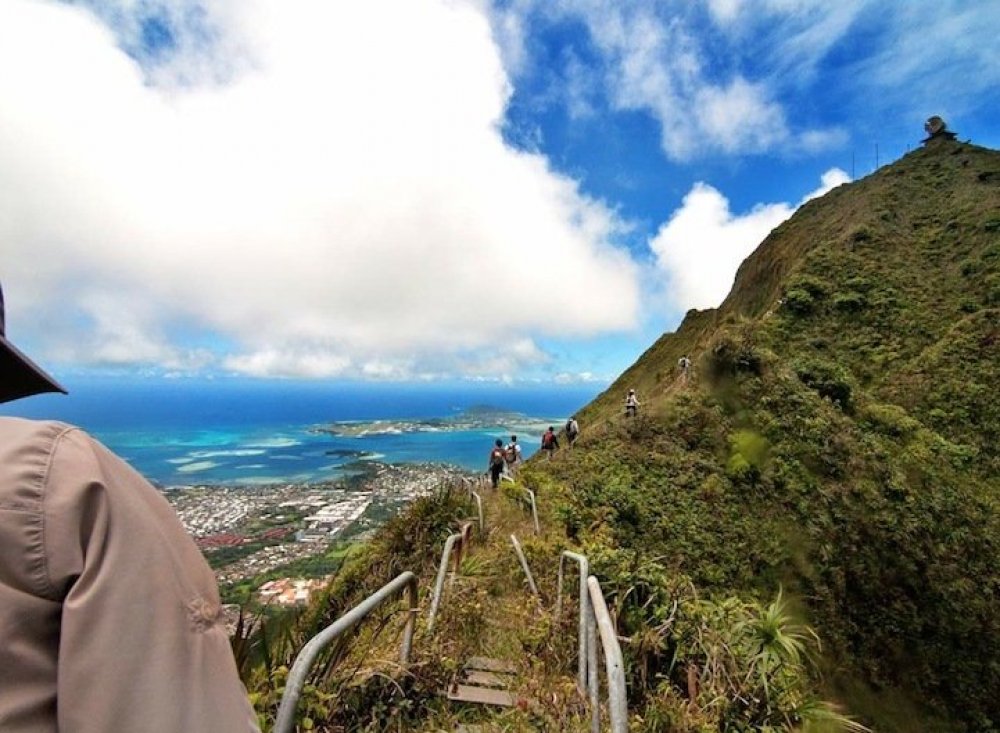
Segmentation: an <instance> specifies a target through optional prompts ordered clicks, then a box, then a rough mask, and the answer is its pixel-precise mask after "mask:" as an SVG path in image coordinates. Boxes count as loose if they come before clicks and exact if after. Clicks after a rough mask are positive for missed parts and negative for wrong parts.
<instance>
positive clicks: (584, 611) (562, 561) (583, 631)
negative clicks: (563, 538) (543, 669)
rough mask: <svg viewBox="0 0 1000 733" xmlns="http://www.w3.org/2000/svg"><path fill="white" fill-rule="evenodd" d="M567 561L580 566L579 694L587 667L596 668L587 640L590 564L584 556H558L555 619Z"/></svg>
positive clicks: (594, 653) (559, 612) (593, 651)
mask: <svg viewBox="0 0 1000 733" xmlns="http://www.w3.org/2000/svg"><path fill="white" fill-rule="evenodd" d="M567 560H573V561H575V562H576V563H577V564H578V565H579V566H580V591H579V596H580V614H579V615H580V621H579V625H578V629H577V685H578V687H579V689H580V692H581V694H585V693H586V691H587V667H588V665H589V666H591V667H596V666H597V649H596V647H595V644H594V642H593V641H591V640H588V638H587V637H588V633H587V632H588V630H589V629H590V628H591V627H590V625H589V624H588V623H587V621H588V619H589V618H590V616H591V610H590V596H589V595H588V593H587V578H588V577H589V576H590V562H589V561H588V560H587V558H586V557H585V556H584V555H580V554H578V553H576V552H570V551H569V550H564V551H563V553H562V554H561V555H560V556H559V578H558V580H557V581H556V618H561V616H562V592H563V578H564V575H565V565H566V561H567Z"/></svg>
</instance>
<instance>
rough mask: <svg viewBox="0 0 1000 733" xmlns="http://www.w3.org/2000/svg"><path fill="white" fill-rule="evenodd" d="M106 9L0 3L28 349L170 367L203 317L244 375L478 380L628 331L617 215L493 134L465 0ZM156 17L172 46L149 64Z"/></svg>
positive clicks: (497, 67) (6, 200)
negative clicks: (559, 340)
mask: <svg viewBox="0 0 1000 733" xmlns="http://www.w3.org/2000/svg"><path fill="white" fill-rule="evenodd" d="M100 7H101V8H102V12H104V19H105V21H107V22H110V21H113V23H114V28H113V29H109V27H108V26H107V25H105V22H102V20H100V19H98V18H97V17H95V16H94V15H92V14H90V13H89V12H88V11H87V10H85V9H83V8H81V7H80V6H77V5H61V4H55V3H51V2H47V1H40V0H33V1H29V0H4V2H3V3H0V190H2V191H3V192H4V195H3V196H0V242H3V244H2V250H0V264H2V267H3V277H4V282H5V285H7V286H8V290H9V292H10V296H9V298H8V300H9V301H10V303H9V306H10V310H11V311H12V318H11V321H12V322H20V323H27V322H31V321H34V322H36V323H46V324H56V325H55V326H54V327H53V328H51V329H49V328H46V329H43V330H42V332H35V333H33V334H32V337H33V341H34V345H35V346H37V348H38V349H39V356H40V357H42V356H44V355H45V354H48V355H60V354H61V355H64V356H65V355H67V354H69V355H71V356H72V357H74V358H75V359H81V360H82V359H86V358H87V356H86V355H87V353H88V352H87V350H86V349H79V348H73V347H71V346H70V345H69V344H70V342H71V341H72V342H75V343H77V344H80V343H85V344H100V346H99V347H98V348H96V349H95V350H94V352H93V354H94V355H93V358H91V359H90V361H92V362H104V361H111V362H114V363H118V364H121V363H127V362H129V361H132V362H137V363H140V362H145V363H148V362H157V363H159V362H169V363H171V364H173V365H175V366H176V367H178V368H180V367H182V366H183V365H184V364H188V363H193V362H200V361H203V359H204V352H201V351H199V352H198V356H197V358H194V357H190V355H189V353H188V352H190V349H189V348H188V347H187V346H186V345H185V344H184V338H183V334H184V333H187V332H188V331H197V332H198V333H199V334H201V335H202V337H204V334H206V333H207V334H214V337H215V343H216V344H223V345H224V346H223V347H218V348H225V349H226V351H225V353H224V354H223V355H222V357H221V363H222V365H223V366H225V367H226V368H229V369H233V370H236V371H240V372H245V373H248V374H255V375H268V374H278V375H289V376H317V377H319V376H333V375H342V374H355V373H357V374H362V375H368V376H371V377H374V378H386V377H387V376H389V375H418V374H422V373H430V372H435V371H436V370H439V369H445V370H447V369H448V368H449V364H450V367H451V368H452V369H455V368H458V369H461V368H464V367H463V365H467V366H468V368H469V369H470V370H472V371H473V372H475V373H481V370H482V369H488V368H489V365H490V364H494V365H496V366H497V368H501V367H504V366H505V365H506V366H511V365H513V366H517V365H518V364H523V363H526V362H527V361H531V360H535V362H537V361H538V360H539V359H541V358H542V357H541V356H540V355H539V354H538V353H535V352H533V351H532V349H531V348H530V347H528V346H525V344H533V341H532V339H533V338H535V337H538V336H546V337H547V336H563V337H572V336H588V335H593V334H597V333H602V332H608V331H615V330H619V329H623V328H628V327H630V326H631V325H632V324H633V322H634V320H635V318H636V312H637V309H638V277H637V268H636V267H635V265H634V263H633V262H632V261H631V260H630V258H629V257H628V256H627V255H626V254H625V253H624V252H623V251H621V250H618V249H616V248H615V247H613V246H611V245H610V244H609V241H610V239H612V237H613V235H614V234H615V233H616V232H617V231H618V230H619V229H620V227H621V223H620V222H619V221H618V220H617V218H616V215H615V214H614V212H613V211H611V210H610V209H609V208H608V207H606V206H605V205H604V204H603V203H601V202H599V201H595V200H593V199H590V198H587V197H586V196H584V195H583V194H582V193H581V192H580V190H579V188H578V186H577V184H576V182H575V181H574V180H572V179H570V178H567V177H565V176H562V175H559V174H557V173H555V172H554V171H553V170H552V169H551V168H550V166H549V164H548V161H547V160H546V159H545V158H544V157H542V156H541V155H538V154H532V153H527V152H523V151H516V150H513V149H511V148H509V147H507V146H506V145H505V144H504V142H503V140H502V137H501V134H500V132H499V128H500V125H501V122H502V118H503V114H504V110H505V106H506V104H507V100H508V97H509V95H510V83H509V81H508V78H507V76H506V73H505V71H504V68H503V67H502V64H501V61H500V54H499V51H498V48H497V45H496V44H495V42H494V40H493V36H492V35H491V28H490V25H489V22H488V20H487V17H486V15H485V10H484V9H482V8H481V7H480V5H479V3H478V2H475V0H469V1H468V2H461V1H456V0H419V1H418V0H405V1H402V0H400V1H390V0H369V1H368V2H365V3H329V2H322V1H321V0H314V1H312V2H301V3H295V4H289V3H282V2H278V0H252V1H251V0H245V1H241V2H219V3H213V4H212V5H210V6H209V5H206V6H204V7H200V10H201V13H202V14H201V15H200V16H198V15H197V14H194V16H192V14H191V13H190V12H188V11H190V9H191V8H192V7H199V6H196V4H195V3H194V2H189V1H188V2H185V0H176V1H175V2H169V1H166V0H165V1H164V2H160V3H157V4H155V5H154V4H153V3H152V2H136V3H133V2H126V1H124V0H123V1H122V2H120V3H119V4H118V5H108V4H101V5H100ZM109 8H110V9H109ZM151 8H153V9H156V12H158V13H160V15H159V16H158V17H162V18H165V19H166V21H164V22H169V23H174V24H175V26H174V29H173V30H174V33H175V34H176V38H175V39H174V48H173V49H171V48H169V47H164V48H162V49H160V51H159V52H158V53H159V55H158V56H157V57H156V58H155V59H142V63H141V64H140V63H138V62H136V61H135V60H134V59H133V58H132V57H130V56H129V55H127V54H126V53H124V52H123V51H122V50H121V48H126V49H134V48H135V47H136V44H137V43H138V41H137V38H138V36H140V35H141V23H140V20H139V19H137V18H139V16H141V15H142V14H143V13H149V12H152V11H151V10H150V9H151ZM190 17H198V18H199V20H198V23H197V27H195V28H189V27H187V26H185V25H184V23H182V22H181V21H179V20H178V18H190ZM389 19H391V21H390V20H389ZM146 50H147V51H148V50H149V49H146ZM133 52H135V51H133ZM154 55H155V54H154ZM15 292H16V293H17V297H16V298H15V297H14V293H15ZM580 293H586V297H585V298H582V297H580ZM108 294H113V296H114V298H113V300H114V305H113V307H112V306H109V305H105V306H102V307H101V308H95V307H88V306H87V304H88V303H93V302H96V301H97V300H100V298H107V297H109V296H108ZM95 299H96V300H95ZM112 312H113V313H115V314H117V315H116V316H115V317H111V315H109V313H112ZM29 314H30V316H29ZM126 316H127V317H126ZM29 319H30V320H29ZM61 323H71V324H72V328H71V329H70V328H68V327H61V326H59V324H61ZM178 334H182V335H181V336H179V335H178ZM22 342H23V340H22ZM498 343H503V344H513V346H512V347H510V348H505V349H500V350H498V349H497V348H495V347H496V344H498ZM218 348H217V350H218ZM477 355H479V356H480V357H481V358H477ZM456 364H457V365H458V367H456V366H455V365H456ZM428 365H432V366H428ZM484 365H485V366H484Z"/></svg>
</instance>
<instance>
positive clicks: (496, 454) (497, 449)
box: [487, 438, 507, 489]
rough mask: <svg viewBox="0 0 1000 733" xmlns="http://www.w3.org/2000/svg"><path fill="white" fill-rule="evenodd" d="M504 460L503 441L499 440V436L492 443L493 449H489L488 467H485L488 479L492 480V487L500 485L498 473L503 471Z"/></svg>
mask: <svg viewBox="0 0 1000 733" xmlns="http://www.w3.org/2000/svg"><path fill="white" fill-rule="evenodd" d="M506 462H507V461H506V458H505V456H504V450H503V441H502V440H500V438H497V440H496V443H495V444H494V445H493V450H491V451H490V462H489V468H488V469H487V471H488V473H489V474H490V480H492V482H493V488H494V489H495V488H496V487H497V486H499V485H500V474H501V473H503V467H504V465H505V464H506Z"/></svg>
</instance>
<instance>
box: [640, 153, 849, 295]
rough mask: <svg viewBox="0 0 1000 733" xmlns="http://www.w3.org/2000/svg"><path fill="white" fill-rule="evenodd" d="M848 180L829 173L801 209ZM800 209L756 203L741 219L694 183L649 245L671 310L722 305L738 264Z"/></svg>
mask: <svg viewBox="0 0 1000 733" xmlns="http://www.w3.org/2000/svg"><path fill="white" fill-rule="evenodd" d="M849 180H850V178H849V176H848V175H847V174H846V173H845V172H844V171H842V170H840V169H839V168H832V169H830V170H828V171H827V172H826V173H824V174H823V176H822V179H821V182H820V186H819V187H818V188H817V189H816V190H814V191H811V192H809V193H808V194H806V196H804V197H803V199H802V201H800V202H799V204H798V206H801V205H802V204H804V203H805V202H806V201H808V200H810V199H812V198H816V197H818V196H822V195H823V194H824V193H826V192H827V191H829V190H831V189H833V188H835V187H837V186H839V185H840V184H842V183H846V182H848V181H849ZM796 208H797V206H793V205H791V204H789V203H784V202H780V203H771V204H758V205H757V206H755V207H753V208H752V209H751V210H750V211H748V212H746V213H744V214H737V213H734V212H733V211H732V210H731V209H730V206H729V200H728V199H727V198H726V197H725V196H724V195H723V194H722V193H720V192H719V191H718V190H717V189H715V188H713V187H712V186H710V185H708V184H707V183H701V182H699V183H696V184H695V185H694V186H693V187H692V188H691V190H690V191H689V192H688V194H687V195H686V196H685V197H684V201H683V203H682V204H681V207H680V208H679V209H677V210H676V211H675V212H674V213H673V214H672V215H671V217H670V219H669V220H668V221H667V222H666V223H664V224H663V225H662V226H661V227H660V229H659V231H658V232H657V233H656V236H655V237H653V239H652V240H650V243H649V246H650V249H652V251H653V253H654V254H655V255H656V263H657V266H658V268H659V269H660V271H661V272H662V273H663V274H665V275H666V288H667V294H668V298H669V300H670V301H671V303H672V305H674V306H675V307H677V308H678V309H680V310H687V309H689V308H714V307H715V306H717V305H719V304H720V303H721V302H722V301H723V299H725V297H726V295H727V294H728V293H729V290H730V288H731V287H732V285H733V279H734V278H735V276H736V270H737V269H738V268H739V266H740V263H741V262H743V260H744V259H746V257H747V256H748V255H749V254H750V253H751V252H753V251H754V250H755V249H756V248H757V245H758V244H760V242H761V241H762V240H763V239H764V238H765V237H766V236H767V235H768V234H769V233H770V232H771V230H772V229H774V228H775V227H776V226H778V225H779V224H781V223H782V222H783V221H785V220H786V219H788V218H789V217H790V216H791V215H792V214H793V213H795V209H796Z"/></svg>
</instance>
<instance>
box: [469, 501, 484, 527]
mask: <svg viewBox="0 0 1000 733" xmlns="http://www.w3.org/2000/svg"><path fill="white" fill-rule="evenodd" d="M469 493H470V494H472V498H473V499H475V500H476V509H478V510H479V534H482V533H483V532H485V531H486V523H485V522H484V521H483V497H481V496H480V495H479V494H478V493H477V492H475V491H470V492H469Z"/></svg>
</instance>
